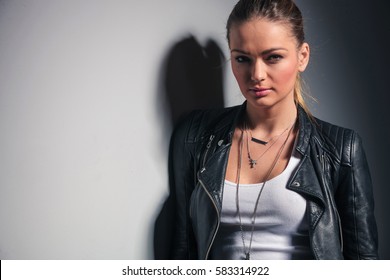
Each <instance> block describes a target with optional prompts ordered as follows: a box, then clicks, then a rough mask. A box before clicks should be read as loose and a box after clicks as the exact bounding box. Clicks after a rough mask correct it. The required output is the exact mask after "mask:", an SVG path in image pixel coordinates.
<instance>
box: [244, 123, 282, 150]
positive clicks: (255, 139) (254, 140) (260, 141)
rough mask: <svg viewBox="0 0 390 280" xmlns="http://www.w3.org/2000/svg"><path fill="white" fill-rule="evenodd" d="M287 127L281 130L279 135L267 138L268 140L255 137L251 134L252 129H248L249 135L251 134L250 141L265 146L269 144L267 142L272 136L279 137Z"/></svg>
mask: <svg viewBox="0 0 390 280" xmlns="http://www.w3.org/2000/svg"><path fill="white" fill-rule="evenodd" d="M288 128H289V127H287V128H286V129H285V130H283V132H282V133H280V134H279V135H275V136H272V137H271V138H270V139H268V141H265V140H261V139H259V138H256V137H253V135H252V131H249V133H250V135H251V141H252V142H255V143H257V144H261V145H264V146H267V145H268V144H269V142H271V141H272V140H273V139H274V138H276V137H278V138H279V137H280V136H281V135H282V134H283V133H285V132H286V131H287V130H288Z"/></svg>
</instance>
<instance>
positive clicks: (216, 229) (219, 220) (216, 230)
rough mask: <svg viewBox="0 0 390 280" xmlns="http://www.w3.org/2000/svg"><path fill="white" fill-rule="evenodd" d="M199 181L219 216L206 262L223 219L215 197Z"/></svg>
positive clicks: (200, 181)
mask: <svg viewBox="0 0 390 280" xmlns="http://www.w3.org/2000/svg"><path fill="white" fill-rule="evenodd" d="M198 180H199V183H200V184H201V186H202V188H203V189H204V191H205V192H206V194H207V195H208V196H209V198H210V200H211V202H212V203H213V205H214V208H215V211H216V212H217V216H218V222H217V227H216V228H215V231H214V234H213V238H212V239H211V242H210V245H209V247H208V249H207V252H206V256H205V260H207V258H208V256H209V253H210V250H211V246H212V245H213V243H214V240H215V237H216V236H217V232H218V229H219V225H220V223H221V219H220V215H219V211H218V207H217V205H216V204H215V202H214V199H213V197H212V196H211V194H210V193H209V192H208V190H207V188H206V186H205V185H204V183H203V182H202V180H200V179H199V178H198Z"/></svg>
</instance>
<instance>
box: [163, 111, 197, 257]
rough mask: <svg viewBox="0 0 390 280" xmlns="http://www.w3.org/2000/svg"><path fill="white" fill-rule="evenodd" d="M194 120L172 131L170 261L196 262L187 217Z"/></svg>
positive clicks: (192, 159)
mask: <svg viewBox="0 0 390 280" xmlns="http://www.w3.org/2000/svg"><path fill="white" fill-rule="evenodd" d="M192 119H193V117H191V116H189V117H188V118H186V120H185V121H184V122H182V123H180V124H179V125H178V126H177V127H176V128H175V130H174V132H173V134H172V137H171V142H170V148H169V184H170V192H171V193H170V195H171V196H172V199H173V201H174V209H175V210H174V220H175V222H174V231H173V232H174V236H173V242H172V250H171V252H172V259H196V258H197V254H196V243H195V238H194V234H193V230H192V225H191V221H190V217H189V200H190V197H191V193H192V190H193V188H194V183H193V182H194V152H193V146H194V143H193V141H191V140H189V139H188V135H189V132H190V131H191V123H192Z"/></svg>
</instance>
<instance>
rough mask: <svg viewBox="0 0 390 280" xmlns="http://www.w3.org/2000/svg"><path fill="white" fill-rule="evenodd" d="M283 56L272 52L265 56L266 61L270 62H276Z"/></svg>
mask: <svg viewBox="0 0 390 280" xmlns="http://www.w3.org/2000/svg"><path fill="white" fill-rule="evenodd" d="M282 58H283V57H282V56H281V55H278V54H272V55H270V56H268V57H267V61H269V62H271V63H276V62H278V61H279V60H281V59H282Z"/></svg>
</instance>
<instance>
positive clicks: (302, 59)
mask: <svg viewBox="0 0 390 280" xmlns="http://www.w3.org/2000/svg"><path fill="white" fill-rule="evenodd" d="M298 60H299V61H298V62H299V65H298V70H299V72H303V71H305V69H306V66H307V65H308V64H309V60H310V47H309V44H308V43H303V44H302V46H301V48H300V49H299V50H298Z"/></svg>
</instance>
